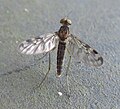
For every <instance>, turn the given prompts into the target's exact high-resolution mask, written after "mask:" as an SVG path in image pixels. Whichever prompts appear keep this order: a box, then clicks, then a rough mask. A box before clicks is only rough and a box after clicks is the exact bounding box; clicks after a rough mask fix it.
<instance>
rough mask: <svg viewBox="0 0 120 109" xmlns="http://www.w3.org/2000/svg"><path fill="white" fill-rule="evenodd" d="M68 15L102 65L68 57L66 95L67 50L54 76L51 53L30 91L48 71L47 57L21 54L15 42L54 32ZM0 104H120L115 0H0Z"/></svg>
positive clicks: (46, 107)
mask: <svg viewBox="0 0 120 109" xmlns="http://www.w3.org/2000/svg"><path fill="white" fill-rule="evenodd" d="M69 12H71V13H70V14H69V15H68V13H69ZM67 15H68V17H69V18H70V19H71V20H72V25H71V27H70V29H71V32H72V33H73V34H76V35H77V36H78V37H80V39H81V40H83V41H84V42H86V43H88V44H89V45H91V46H92V47H93V48H95V49H97V50H98V51H99V53H100V54H101V55H102V56H103V58H104V64H103V66H101V67H100V68H94V67H90V66H86V65H85V64H83V63H77V62H75V61H74V60H72V63H71V66H70V70H69V78H68V82H69V85H68V86H69V89H70V94H69V92H68V90H67V84H66V76H65V71H66V70H65V68H66V66H67V60H68V58H67V56H68V55H67V54H66V60H65V62H64V68H63V73H62V76H61V78H57V77H56V52H53V53H52V58H51V61H52V64H51V71H50V74H49V75H48V77H47V79H46V81H45V82H44V84H43V86H42V89H41V90H40V89H39V88H38V89H36V90H35V92H33V91H32V89H33V87H35V86H36V85H37V84H38V83H40V82H41V80H42V78H43V77H44V75H45V72H46V71H47V67H48V60H47V57H46V58H44V59H43V60H40V61H39V58H40V55H36V56H27V55H22V54H20V53H19V52H18V50H17V47H18V45H19V43H20V42H21V41H23V40H25V39H27V38H30V37H33V36H38V35H41V34H44V33H48V32H54V31H57V30H58V29H59V27H60V26H61V25H60V23H59V20H60V19H61V18H63V17H65V16H67ZM59 91H60V92H62V93H63V95H62V96H59V95H58V92H59ZM68 94H69V95H70V98H69V99H68ZM0 109H120V0H0Z"/></svg>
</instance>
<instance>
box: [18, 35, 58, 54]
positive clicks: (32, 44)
mask: <svg viewBox="0 0 120 109" xmlns="http://www.w3.org/2000/svg"><path fill="white" fill-rule="evenodd" d="M57 38H58V36H57V35H56V34H55V33H54V34H52V33H48V34H44V35H41V36H39V37H35V38H31V39H28V40H26V41H23V42H22V43H21V44H20V45H19V47H18V49H19V51H20V52H21V53H23V54H39V53H45V52H49V51H51V50H52V49H54V48H55V46H56V42H57Z"/></svg>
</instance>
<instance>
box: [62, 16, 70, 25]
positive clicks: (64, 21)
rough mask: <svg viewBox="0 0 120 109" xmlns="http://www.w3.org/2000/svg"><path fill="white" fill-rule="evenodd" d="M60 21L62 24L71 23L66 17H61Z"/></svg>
mask: <svg viewBox="0 0 120 109" xmlns="http://www.w3.org/2000/svg"><path fill="white" fill-rule="evenodd" d="M60 23H61V24H63V25H71V24H72V22H71V20H70V19H67V18H63V19H61V20H60Z"/></svg>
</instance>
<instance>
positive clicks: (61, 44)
mask: <svg viewBox="0 0 120 109" xmlns="http://www.w3.org/2000/svg"><path fill="white" fill-rule="evenodd" d="M65 47H66V43H65V42H61V41H59V44H58V51H57V74H58V76H60V75H61V69H62V63H63V58H64V53H65Z"/></svg>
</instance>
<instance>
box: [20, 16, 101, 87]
mask: <svg viewBox="0 0 120 109" xmlns="http://www.w3.org/2000/svg"><path fill="white" fill-rule="evenodd" d="M60 23H61V24H62V26H61V27H60V29H59V31H57V32H53V33H48V34H44V35H41V36H39V37H36V38H31V39H28V40H26V41H23V42H22V43H21V44H20V45H19V51H20V52H21V53H23V54H28V55H31V54H41V53H49V69H48V72H47V73H46V75H45V77H44V79H43V80H42V82H41V83H40V84H39V86H40V85H41V84H42V83H43V81H44V80H45V78H46V77H47V74H48V73H49V71H50V63H51V62H50V51H52V50H54V49H55V48H57V46H58V49H57V75H58V77H60V76H61V72H62V71H61V69H62V63H63V59H64V53H65V50H66V49H67V51H68V53H69V54H70V57H71V56H73V57H77V60H81V59H82V60H83V62H85V63H87V64H89V65H92V66H96V67H98V66H101V65H102V64H103V58H102V57H101V56H100V55H99V53H98V52H97V51H96V50H95V49H93V48H91V47H90V46H89V45H88V44H85V43H84V42H82V41H81V40H80V39H79V38H77V37H76V36H75V35H73V34H71V33H70V30H69V26H70V25H71V23H72V22H71V20H70V19H68V18H63V19H61V20H60ZM69 64H70V62H69ZM68 69H69V65H68Z"/></svg>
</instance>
